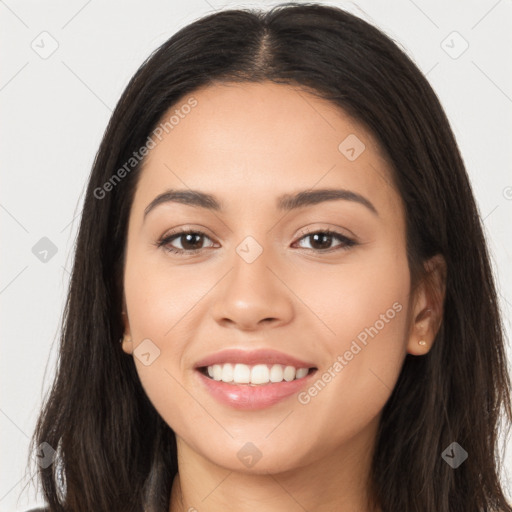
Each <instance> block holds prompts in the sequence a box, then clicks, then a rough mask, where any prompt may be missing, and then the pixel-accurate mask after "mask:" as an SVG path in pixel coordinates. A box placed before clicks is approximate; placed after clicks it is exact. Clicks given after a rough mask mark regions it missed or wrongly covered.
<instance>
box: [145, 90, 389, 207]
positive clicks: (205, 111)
mask: <svg viewBox="0 0 512 512" xmlns="http://www.w3.org/2000/svg"><path fill="white" fill-rule="evenodd" d="M191 99H193V101H194V102H193V103H191ZM190 104H193V105H195V106H194V107H193V108H189V107H187V108H184V106H186V105H190ZM171 116H172V118H173V122H172V123H169V122H167V125H165V123H166V121H168V120H169V119H170V118H171ZM159 127H160V137H159V138H155V137H153V140H154V142H155V143H156V144H155V145H154V147H153V148H152V149H151V150H150V151H149V153H148V156H147V157H146V159H145V162H144V165H143V168H142V171H141V172H142V175H141V177H140V180H139V183H138V190H137V193H136V201H137V200H139V201H143V202H145V203H146V204H147V203H149V202H150V201H151V200H152V199H153V198H154V196H156V195H157V194H161V193H162V192H163V191H165V189H171V188H172V189H176V188H180V189H186V188H192V189H199V190H204V191H205V192H210V193H214V194H215V196H216V197H219V198H220V199H221V200H223V199H224V198H226V199H227V201H223V204H225V205H226V207H228V208H229V207H230V206H233V207H234V208H235V207H236V206H244V207H245V208H247V207H249V206H250V205H248V204H247V198H248V195H250V197H251V198H252V200H253V201H254V202H255V205H256V203H258V204H261V200H266V199H267V198H268V200H269V204H270V202H271V201H272V202H275V201H274V200H273V198H274V197H277V196H279V195H282V194H286V193H290V192H294V191H296V190H303V189H312V188H329V187H342V188H347V189H351V190H354V191H355V192H357V193H360V194H364V195H371V196H374V197H375V196H376V195H377V196H382V195H386V194H387V195H388V196H394V197H388V200H391V201H392V202H393V201H394V202H395V203H396V198H397V192H396V190H394V187H392V186H391V181H392V180H391V170H390V169H391V168H390V166H389V164H388V162H387V160H386V158H385V156H384V154H383V152H382V151H381V148H380V147H379V145H378V143H377V141H376V139H375V138H374V137H373V135H372V134H371V133H370V132H369V131H367V130H366V129H365V128H364V127H363V126H362V125H361V124H360V123H358V122H357V121H356V120H354V119H352V118H351V117H350V116H348V115H347V114H346V113H345V112H344V111H343V110H342V109H340V108H339V107H338V106H336V105H334V104H332V103H331V102H328V101H327V100H324V99H322V98H319V97H317V96H315V95H313V94H310V93H308V92H305V91H304V90H303V89H300V88H299V87H295V86H291V85H284V84H274V83H272V82H263V83H228V84H218V85H214V86H208V87H204V88H200V89H198V90H196V91H194V92H193V93H191V94H190V95H189V96H186V97H184V98H182V99H181V100H180V101H179V102H177V103H176V105H174V106H173V107H171V108H170V109H169V110H168V111H167V112H166V113H165V115H164V116H163V117H162V120H161V123H160V125H159ZM153 133H154V132H153ZM237 202H238V203H239V204H238V205H237V204H236V203H237Z"/></svg>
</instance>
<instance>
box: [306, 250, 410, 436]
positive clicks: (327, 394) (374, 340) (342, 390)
mask: <svg viewBox="0 0 512 512" xmlns="http://www.w3.org/2000/svg"><path fill="white" fill-rule="evenodd" d="M318 278H320V275H319V276H318ZM312 279H314V276H312ZM321 280H322V283H323V285H324V287H323V289H324V293H323V294H320V293H317V294H316V295H314V296H311V295H310V299H312V301H313V302H315V301H316V307H317V308H318V311H323V313H324V314H323V316H322V315H319V316H322V320H323V321H324V322H325V324H326V325H327V326H328V327H329V328H330V330H331V331H332V332H331V333H330V335H327V336H322V347H321V348H320V347H319V351H322V352H324V353H325V354H328V357H327V359H326V361H325V364H324V366H323V367H322V370H321V371H320V372H318V379H317V380H316V381H315V382H314V383H313V385H312V386H311V387H310V388H309V389H306V390H305V393H303V394H302V396H300V397H299V402H300V403H301V404H302V405H303V406H304V408H305V409H307V410H309V414H310V415H311V416H312V417H315V418H317V419H318V422H319V423H322V424H324V425H326V428H327V432H326V433H327V435H331V436H332V437H333V439H340V437H348V436H350V435H353V434H355V433H357V432H358V431H360V430H361V429H362V428H364V425H365V424H368V423H369V422H370V421H371V420H372V418H374V417H376V416H377V415H378V414H379V413H380V411H381V410H382V408H383V407H384V405H385V403H386V401H387V399H388V398H389V396H390V395H391V393H392V390H393V388H394V386H395V384H396V381H397V379H398V376H399V374H400V370H401V367H402V364H403V361H404V358H405V355H406V334H407V314H408V303H409V293H410V278H409V268H408V264H407V261H406V257H405V254H404V255H403V256H402V255H400V254H398V253H397V252H396V251H395V250H386V251H382V252H380V253H379V254H378V256H377V255H376V254H375V255H373V256H372V257H371V258H368V259H361V260H360V261H358V262H357V263H354V264H353V265H347V266H346V267H338V268H337V269H336V270H335V271H333V273H332V275H330V276H329V277H328V278H321ZM316 282H317V283H318V279H317V280H316ZM326 290H327V291H326ZM306 428H309V427H308V426H306Z"/></svg>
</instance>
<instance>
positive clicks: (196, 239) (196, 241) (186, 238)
mask: <svg viewBox="0 0 512 512" xmlns="http://www.w3.org/2000/svg"><path fill="white" fill-rule="evenodd" d="M204 238H207V239H208V240H211V239H210V237H209V236H207V235H206V234H205V233H203V232H201V231H180V232H178V233H174V234H171V235H169V236H166V237H164V238H162V239H161V240H159V241H158V242H157V244H156V245H157V247H162V248H163V249H165V250H166V251H168V252H172V253H177V254H182V253H189V254H190V253H196V252H199V251H201V250H202V247H196V246H197V245H201V241H202V240H203V239H204ZM175 240H181V242H180V243H181V246H182V247H181V248H179V247H178V248H177V247H173V246H172V245H171V242H174V241H175Z"/></svg>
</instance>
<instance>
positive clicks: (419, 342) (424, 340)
mask: <svg viewBox="0 0 512 512" xmlns="http://www.w3.org/2000/svg"><path fill="white" fill-rule="evenodd" d="M445 290H446V262H445V260H444V258H443V256H442V255H440V254H436V255H435V256H433V257H432V258H431V259H430V260H428V262H426V264H425V275H424V276H423V278H422V280H421V282H420V284H419V285H418V287H417V289H416V292H415V297H414V306H413V311H412V317H413V321H412V324H411V330H410V333H409V342H408V344H407V352H408V353H409V354H411V355H415V356H421V355H425V354H427V353H428V352H429V351H430V349H431V348H432V345H433V344H434V340H435V337H436V335H437V332H438V331H439V328H440V326H441V323H442V319H443V312H444V297H445Z"/></svg>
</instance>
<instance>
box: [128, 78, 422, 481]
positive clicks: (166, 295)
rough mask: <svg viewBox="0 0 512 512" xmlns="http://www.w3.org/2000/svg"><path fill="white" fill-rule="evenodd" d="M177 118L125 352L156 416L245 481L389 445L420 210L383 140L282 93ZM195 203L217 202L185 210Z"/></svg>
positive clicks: (269, 86)
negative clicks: (377, 441)
mask: <svg viewBox="0 0 512 512" xmlns="http://www.w3.org/2000/svg"><path fill="white" fill-rule="evenodd" d="M185 105H193V106H192V107H190V108H189V107H186V106H185ZM183 106H185V107H183ZM176 110H177V111H178V112H175V111H176ZM171 115H174V116H175V117H174V118H173V120H172V121H171V122H170V123H168V124H167V126H166V127H163V128H160V129H159V131H156V132H154V135H153V137H152V139H153V142H152V143H151V144H149V147H151V149H150V150H149V154H148V157H147V159H146V161H145V165H144V168H143V170H142V173H141V175H140V181H139V182H138V185H137V190H136V193H135V197H134V201H133V205H132V209H131V213H130V218H129V229H128V240H127V253H126V262H125V269H124V292H125V300H126V312H127V316H126V317H125V318H126V334H127V338H128V339H131V340H132V342H124V343H123V349H124V350H125V351H126V352H127V353H133V354H134V361H135V365H136V368H137V371H138V374H139V376H140V379H141V383H142V385H143V387H144V389H145V391H146V393H147V395H148V396H149V398H150V400H151V402H152V403H153V405H154V407H155V408H156V410H157V411H158V412H159V413H160V415H161V416H162V417H163V419H164V420H165V421H166V422H167V423H168V424H169V426H170V427H171V428H172V429H173V430H174V431H175V433H176V435H177V437H178V441H179V442H180V443H185V445H186V446H187V447H188V448H189V449H192V450H193V451H194V452H195V453H196V454H197V456H198V457H201V458H202V459H203V460H206V461H209V462H210V463H214V464H217V465H220V466H222V467H225V468H229V469H231V470H237V471H247V472H248V471H253V472H267V471H268V472H277V471H284V470H287V469H293V468H297V467H300V466H304V465H306V464H309V463H312V462H314V461H317V460H319V459H321V458H325V457H329V456H333V455H335V454H336V453H337V452H338V451H339V450H342V449H343V447H347V446H350V445H351V443H357V440H359V442H367V440H369V439H372V438H373V437H374V435H375V432H376V427H377V424H378V419H379V415H380V413H381V410H382V408H383V407H384V404H385V402H386V401H387V399H388V398H389V396H390V394H391V392H392V389H393V387H394V386H395V383H396V381H397V378H398V375H399V372H400V369H401V366H402V363H403V360H404V357H405V355H406V353H407V352H411V353H415V350H416V349H415V348H414V346H416V344H417V340H416V339H415V340H414V346H413V342H412V341H411V335H410V332H409V325H410V324H409V317H410V315H411V303H410V296H409V294H410V284H411V283H410V278H409V268H408V263H407V258H406V247H405V242H406V241H405V221H404V211H403V205H402V201H401V198H400V196H399V194H398V193H397V191H396V189H395V188H394V186H393V184H392V180H391V173H390V168H389V166H388V164H387V163H386V161H385V159H384V157H383V155H382V154H381V153H380V151H379V148H378V147H377V145H376V141H375V140H374V138H373V137H372V136H371V135H370V133H368V132H367V131H366V130H365V129H363V128H362V127H361V126H360V125H359V124H358V123H356V122H354V121H353V120H351V119H350V118H349V117H348V116H347V115H345V114H344V113H343V112H341V111H340V110H339V109H337V108H335V107H334V106H333V105H332V104H330V103H329V102H327V101H325V100H322V99H319V98H317V97H316V96H313V95H310V94H308V93H306V92H304V91H301V90H299V89H296V88H292V87H290V86H287V85H277V84H273V83H269V82H268V83H260V84H248V83H247V84H229V85H217V86H212V87H208V88H203V89H200V90H198V91H196V92H195V93H194V94H193V98H190V97H186V98H184V99H183V100H182V101H180V102H179V104H178V105H176V106H175V107H173V108H172V109H171V111H169V113H168V114H167V115H166V116H165V118H164V122H165V121H167V120H168V119H169V118H170V116H171ZM155 134H157V135H155ZM160 139H161V140H160ZM321 190H341V191H344V192H341V193H339V194H338V195H337V196H336V194H334V193H333V194H331V195H330V196H329V195H328V194H327V193H325V194H320V191H321ZM170 191H178V192H183V193H184V194H183V195H182V196H181V199H180V198H179V197H178V199H179V200H171V197H170V196H167V198H166V197H165V196H161V195H162V194H165V193H168V192H170ZM192 191H197V192H198V193H201V194H208V195H211V196H213V197H214V200H213V199H209V200H208V201H206V203H205V204H204V205H200V204H199V202H198V201H197V197H198V196H195V197H196V201H195V202H194V203H193V204H192V203H190V204H186V202H185V198H186V197H187V196H186V195H185V194H190V193H191V192H192ZM297 195H298V196H297ZM296 196H297V197H296ZM159 197H160V199H159V200H157V201H156V202H155V199H156V198H159ZM294 198H295V199H294ZM307 198H310V200H306V199H307ZM329 198H330V199H329ZM166 199H167V200H166ZM214 202H215V203H218V207H215V208H214V207H212V206H213V204H214ZM149 205H152V206H149ZM180 230H182V231H185V232H187V231H193V232H195V233H197V232H199V235H197V234H196V235H194V234H192V235H189V236H187V235H182V236H181V237H180V236H174V237H172V235H176V234H177V233H178V232H179V231H180ZM326 230H330V231H333V232H335V234H334V235H333V234H331V235H329V234H326V233H325V231H326ZM162 239H167V240H166V241H165V242H164V244H163V245H160V246H159V241H160V240H162ZM170 249H177V250H180V249H181V250H184V251H187V252H183V253H174V252H170ZM194 249H195V252H193V251H194ZM229 349H236V350H238V351H240V353H238V354H237V353H231V354H227V353H221V352H223V351H227V350H229ZM269 350H270V351H275V352H269ZM418 350H422V349H421V347H418ZM260 351H265V352H260ZM249 352H250V354H248V353H249ZM210 356H212V357H213V359H211V357H210ZM217 356H218V357H217ZM287 358H288V359H287ZM213 363H216V364H218V366H215V367H214V366H213ZM223 363H229V364H230V365H228V364H223ZM198 366H199V367H204V366H210V372H211V373H212V374H213V377H214V378H213V379H212V378H210V377H209V376H208V369H207V368H206V369H204V368H203V370H200V369H198ZM287 366H290V367H292V368H291V369H290V368H288V369H286V367H287ZM299 367H300V368H302V367H304V368H306V370H302V371H299V372H298V374H297V373H296V372H295V371H294V369H295V370H296V369H299ZM310 368H315V369H316V370H309V369H310ZM306 371H309V373H308V374H307V375H306V376H305V377H304V376H303V374H304V373H305V372H306ZM205 374H206V375H205ZM234 376H235V377H236V379H237V381H239V382H240V383H238V384H236V383H235V384H234V383H228V382H224V381H223V380H222V379H224V380H226V381H229V380H230V379H231V378H234ZM294 377H295V378H294ZM283 378H284V380H282V379H283ZM216 379H217V380H216ZM218 379H220V381H219V380H218ZM251 379H253V380H254V382H255V383H256V382H260V383H259V384H250V382H252V380H251ZM258 379H260V380H258ZM248 380H249V383H247V381H248ZM269 380H271V381H270V382H267V383H264V382H265V381H269ZM272 381H276V382H272ZM279 381H281V382H279ZM244 382H245V383H244ZM261 382H263V383H261Z"/></svg>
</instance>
